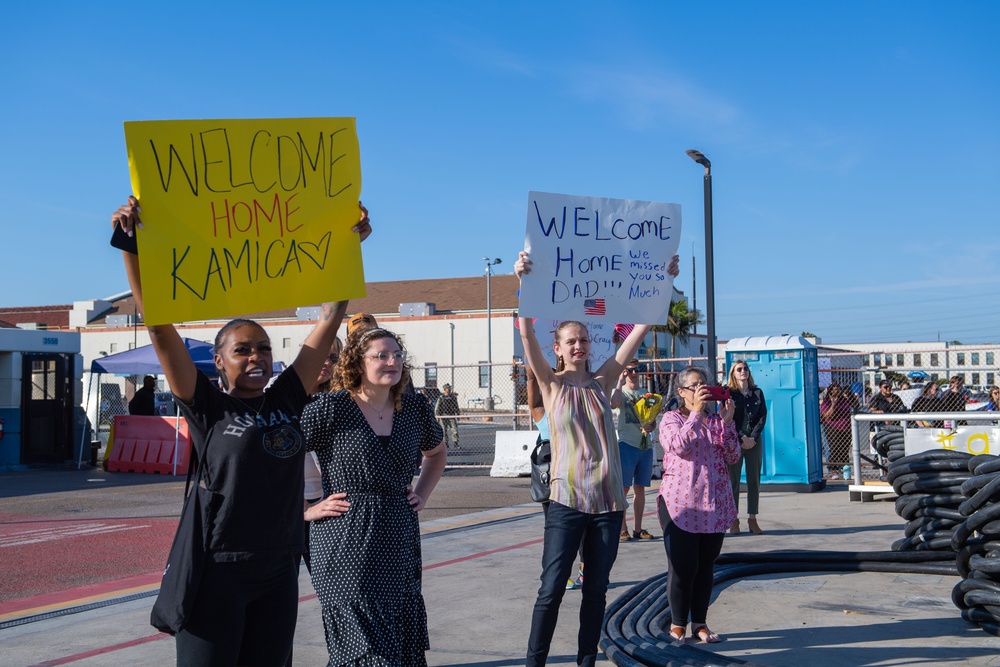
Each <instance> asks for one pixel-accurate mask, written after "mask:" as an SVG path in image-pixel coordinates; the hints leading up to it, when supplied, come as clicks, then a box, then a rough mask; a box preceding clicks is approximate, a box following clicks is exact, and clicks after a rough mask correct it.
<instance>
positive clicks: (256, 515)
mask: <svg viewBox="0 0 1000 667" xmlns="http://www.w3.org/2000/svg"><path fill="white" fill-rule="evenodd" d="M358 205H359V207H360V208H361V219H360V221H359V222H358V223H357V224H356V225H355V226H354V228H353V229H354V231H356V232H357V233H358V234H360V236H361V239H362V240H364V239H365V238H367V236H368V235H369V234H370V233H371V227H370V225H369V221H368V212H367V211H366V210H365V208H364V207H363V206H361V205H360V202H359V204H358ZM139 213H140V210H139V202H138V201H137V200H136V199H135V198H134V197H129V202H128V204H126V205H125V206H121V207H119V208H118V210H117V211H115V213H114V214H113V215H112V217H111V222H112V226H113V227H114V226H120V227H121V228H122V229H123V230H124V231H125V232H126V233H127V234H128V235H130V236H131V235H132V234H133V230H134V227H136V226H138V225H140V221H139ZM122 256H123V259H124V262H125V270H126V273H127V275H128V279H129V284H130V285H131V287H132V294H133V296H134V297H135V300H136V304H137V305H138V306H139V309H140V312H141V310H142V306H143V300H142V285H141V283H140V279H139V263H138V256H137V255H134V254H132V253H131V252H127V251H123V252H122ZM346 309H347V302H346V301H342V302H338V303H326V304H323V308H322V314H321V316H320V319H319V321H318V322H317V324H316V327H315V328H314V329H313V330H312V332H311V333H310V334H309V335H308V336H307V337H306V340H305V342H304V343H303V344H302V349H301V350H300V351H299V354H298V356H297V357H296V358H295V361H294V362H292V364H291V367H290V368H289V369H288V370H287V371H285V372H284V373H282V374H281V375H280V376H279V377H278V378H277V379H276V380H275V381H274V383H273V384H272V385H271V386H268V382H269V381H270V379H271V367H272V361H273V359H272V354H271V341H270V339H269V338H268V335H267V333H266V332H265V331H264V329H263V328H262V327H261V326H260V325H259V324H257V323H256V322H253V321H252V320H246V319H237V320H233V321H231V322H229V323H228V324H226V325H225V326H224V327H222V329H221V330H220V331H219V333H218V335H217V336H216V337H215V366H216V368H217V369H218V373H219V378H220V380H221V382H222V384H223V387H224V389H223V390H222V391H220V390H219V389H218V388H217V387H216V385H215V384H213V382H212V381H211V380H209V379H208V377H206V376H205V375H204V374H203V373H201V372H200V371H199V370H197V368H195V365H194V362H193V361H192V360H191V356H190V355H189V354H188V351H187V348H186V347H185V345H184V341H183V339H182V338H181V337H180V335H179V334H178V333H177V330H176V329H175V328H174V326H173V325H171V324H163V325H152V326H147V330H148V331H149V337H150V340H151V341H152V344H153V349H154V350H155V351H156V356H157V358H158V359H159V361H160V365H161V366H162V367H163V373H164V375H166V377H167V382H168V383H169V384H170V391H171V392H173V394H174V396H175V397H176V398H177V402H178V405H179V407H180V411H181V413H182V414H183V415H184V417H185V419H187V422H188V426H189V429H190V433H191V442H192V448H193V450H194V457H195V458H196V459H197V460H198V461H199V462H200V463H201V464H202V465H204V476H203V478H202V483H203V484H204V485H205V486H206V488H207V489H208V490H210V492H211V493H212V496H213V501H212V505H211V508H210V511H211V524H210V529H209V531H210V532H209V535H208V536H207V544H206V550H207V552H208V557H207V562H206V564H205V566H204V567H205V569H204V573H203V575H202V577H201V582H200V584H199V587H198V590H197V594H196V598H195V601H194V606H193V609H192V610H191V611H190V613H189V614H188V615H187V616H186V618H184V619H183V623H182V625H181V626H180V627H178V628H171V629H172V630H174V631H175V632H176V649H177V664H178V665H185V666H188V665H206V666H207V665H211V666H213V667H214V666H218V665H234V666H235V665H250V666H252V665H261V666H262V667H276V666H279V665H285V664H286V662H287V661H288V658H289V655H290V653H291V649H292V640H293V637H294V634H295V621H296V612H297V605H298V561H299V557H300V556H301V555H302V550H303V542H304V537H303V512H302V498H303V466H304V462H303V457H304V454H305V439H304V438H303V437H302V432H301V430H300V427H299V415H300V414H301V412H302V408H303V407H304V406H305V403H306V398H307V397H306V390H305V387H311V386H312V385H313V383H314V382H315V381H316V378H317V376H318V374H319V373H320V369H321V367H322V365H323V360H324V359H325V358H326V357H327V355H328V353H329V352H328V351H329V349H330V346H331V345H332V343H333V340H334V338H335V336H336V333H337V328H338V327H339V326H340V322H341V320H342V319H343V316H344V312H345V310H346ZM265 387H266V389H265ZM195 492H197V490H195Z"/></svg>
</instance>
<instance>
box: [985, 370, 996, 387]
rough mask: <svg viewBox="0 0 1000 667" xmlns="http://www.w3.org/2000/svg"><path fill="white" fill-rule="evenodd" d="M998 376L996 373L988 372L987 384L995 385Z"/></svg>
mask: <svg viewBox="0 0 1000 667" xmlns="http://www.w3.org/2000/svg"><path fill="white" fill-rule="evenodd" d="M996 377H997V376H996V373H987V374H986V384H987V385H988V386H990V387H992V386H993V385H995V384H996Z"/></svg>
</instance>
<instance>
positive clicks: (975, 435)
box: [903, 425, 1000, 456]
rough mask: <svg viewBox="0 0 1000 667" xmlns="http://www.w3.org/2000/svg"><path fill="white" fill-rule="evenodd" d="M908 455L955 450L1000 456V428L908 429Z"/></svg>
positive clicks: (905, 443)
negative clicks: (939, 450)
mask: <svg viewBox="0 0 1000 667" xmlns="http://www.w3.org/2000/svg"><path fill="white" fill-rule="evenodd" d="M903 447H904V451H905V452H906V455H907V456H909V455H911V454H919V453H920V452H926V451H929V450H931V449H953V450H955V451H958V452H967V453H969V454H972V455H973V456H978V455H979V454H994V455H996V454H1000V428H997V427H990V426H972V425H970V426H959V427H957V428H955V429H947V428H908V429H906V433H905V435H904V436H903Z"/></svg>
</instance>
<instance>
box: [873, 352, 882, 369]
mask: <svg viewBox="0 0 1000 667" xmlns="http://www.w3.org/2000/svg"><path fill="white" fill-rule="evenodd" d="M881 365H882V355H881V354H879V353H877V352H876V353H875V354H873V355H872V366H881Z"/></svg>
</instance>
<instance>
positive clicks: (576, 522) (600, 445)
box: [514, 252, 677, 667]
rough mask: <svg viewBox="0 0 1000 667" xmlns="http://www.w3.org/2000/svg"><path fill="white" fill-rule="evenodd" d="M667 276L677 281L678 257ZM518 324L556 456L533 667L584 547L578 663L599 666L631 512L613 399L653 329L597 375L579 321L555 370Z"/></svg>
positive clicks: (563, 328)
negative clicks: (617, 563) (604, 623)
mask: <svg viewBox="0 0 1000 667" xmlns="http://www.w3.org/2000/svg"><path fill="white" fill-rule="evenodd" d="M530 271H531V261H530V259H529V257H528V253H527V252H521V253H520V255H519V257H518V260H517V262H516V263H515V264H514V273H515V274H517V276H518V277H520V276H522V275H523V274H525V273H529V272H530ZM668 272H669V273H670V275H672V276H676V275H677V257H674V258H673V260H672V262H671V264H670V267H669V268H668ZM519 325H520V331H521V340H522V342H523V343H524V349H525V356H526V358H527V362H528V365H529V366H530V367H531V370H532V372H533V373H534V374H535V378H536V379H537V380H538V387H539V390H540V391H541V394H542V403H543V405H544V407H545V414H546V415H547V416H548V420H549V431H550V433H549V437H550V446H551V452H552V461H551V464H550V467H549V470H550V477H551V483H550V495H549V508H548V511H547V512H546V515H545V538H544V544H543V547H542V574H541V586H540V587H539V589H538V597H537V599H536V600H535V607H534V611H533V612H532V616H531V633H530V635H529V636H528V655H527V665H528V666H529V667H535V666H540V665H544V664H545V661H546V660H547V658H548V654H549V646H550V644H551V642H552V635H553V633H554V632H555V628H556V621H557V619H558V616H559V605H560V603H561V602H562V598H563V594H564V593H565V592H566V581H567V579H568V578H569V575H570V572H571V570H572V567H573V563H574V561H575V559H576V553H577V550H578V549H580V548H581V543H582V560H583V562H585V563H586V564H587V575H586V577H584V580H583V586H582V589H581V590H582V600H581V602H580V631H579V635H578V648H577V656H576V663H577V664H578V665H593V664H594V662H595V661H596V660H597V643H598V639H599V638H600V634H601V621H602V619H603V618H604V608H605V602H606V599H605V598H606V594H607V589H608V582H609V579H610V574H611V567H612V566H613V565H614V562H615V558H616V556H617V554H618V535H619V532H620V531H621V525H622V519H623V517H624V511H625V496H624V493H623V492H622V488H623V487H622V477H621V462H620V461H619V457H618V441H617V438H616V435H615V425H614V416H613V414H612V411H611V403H610V400H609V396H610V395H611V391H612V389H614V387H615V384H616V383H617V381H618V378H619V377H620V375H621V372H622V369H623V368H625V364H626V363H627V362H628V361H629V360H630V359H631V358H632V357H633V356H634V355H635V352H636V351H637V350H638V349H639V345H640V344H641V343H642V340H643V338H644V337H645V335H646V332H648V331H649V329H650V326H649V325H646V324H640V325H636V326H635V328H634V329H633V330H632V332H631V333H630V334H629V335H628V337H627V338H626V339H625V341H624V342H623V343H622V346H621V347H620V348H619V349H618V351H617V352H616V353H615V356H613V357H610V358H609V359H608V360H607V361H605V362H604V363H603V364H602V365H601V367H600V368H599V369H597V371H596V372H591V370H590V365H589V359H590V336H589V334H588V333H587V328H586V327H585V326H584V325H583V324H581V323H580V322H574V321H566V322H563V323H561V324H560V325H559V327H558V328H557V329H556V332H555V341H554V343H553V350H554V352H555V356H556V360H557V361H556V368H555V370H553V369H552V368H551V367H550V366H549V364H548V362H547V361H546V360H545V357H544V356H543V354H542V348H541V345H540V344H539V342H538V338H537V337H536V336H535V328H534V323H533V321H532V320H531V319H528V318H524V317H522V318H520V320H519Z"/></svg>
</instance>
